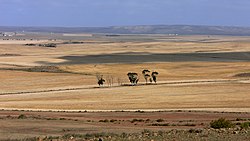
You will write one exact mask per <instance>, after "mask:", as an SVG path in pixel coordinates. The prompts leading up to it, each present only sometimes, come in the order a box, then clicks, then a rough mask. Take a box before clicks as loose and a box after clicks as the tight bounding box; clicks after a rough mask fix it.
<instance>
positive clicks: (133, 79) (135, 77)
mask: <svg viewBox="0 0 250 141" xmlns="http://www.w3.org/2000/svg"><path fill="white" fill-rule="evenodd" d="M127 76H128V78H129V81H130V83H131V84H132V85H136V84H137V83H138V81H139V79H138V74H137V73H135V72H129V73H128V74H127Z"/></svg>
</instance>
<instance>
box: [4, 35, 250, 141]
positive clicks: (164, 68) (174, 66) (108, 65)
mask: <svg viewBox="0 0 250 141" xmlns="http://www.w3.org/2000/svg"><path fill="white" fill-rule="evenodd" d="M72 36H74V35H70V36H69V37H70V38H73V37H72ZM76 36H77V38H80V37H81V36H80V35H76ZM58 37H59V35H57V36H56V37H55V38H58ZM23 38H24V37H23ZM65 38H66V37H65V36H64V38H63V39H57V40H56V41H51V40H45V39H43V38H42V39H40V40H32V41H31V40H22V41H19V40H18V41H17V40H2V39H0V80H1V81H0V109H4V110H32V111H68V112H69V111H70V112H78V111H82V112H83V111H85V110H87V111H122V110H125V111H137V110H141V111H159V110H163V111H164V110H167V111H169V110H194V111H220V112H223V111H227V112H250V104H249V101H250V62H249V61H250V37H229V36H210V37H207V36H177V37H170V36H164V35H140V36H139V35H138V36H132V35H126V36H119V37H105V36H103V37H95V36H93V37H92V36H83V37H82V39H81V40H80V39H79V40H77V41H76V42H75V43H69V40H70V39H69V40H66V39H65ZM27 43H29V44H30V43H34V44H42V43H56V44H57V47H56V48H48V47H39V46H25V45H24V44H27ZM143 69H149V70H152V71H158V72H159V73H160V74H159V76H158V81H157V84H148V85H145V80H144V78H143V76H142V75H141V71H142V70H143ZM128 72H137V73H139V78H140V81H139V84H138V86H127V84H129V81H128V78H127V76H126V74H127V73H128ZM97 74H101V75H103V76H104V78H105V79H109V78H112V79H113V85H112V87H109V86H108V85H107V84H105V85H104V87H100V88H99V87H98V85H97V80H96V75H97ZM120 84H123V85H125V86H120ZM45 113H46V112H45ZM45 113H41V114H42V116H43V115H44V114H45ZM0 114H1V115H2V116H3V117H5V115H6V116H7V114H6V111H2V112H0ZM8 114H9V115H12V114H13V113H8ZM14 114H15V113H14ZM18 114H20V113H18ZM25 114H28V115H29V114H32V112H28V113H25ZM54 114H55V113H54ZM106 114H109V112H107V113H106ZM158 114H159V113H157V114H156V115H157V116H158ZM168 114H169V113H168ZM199 114H200V113H199ZM205 114H207V113H205ZM45 115H46V114H45ZM52 115H53V114H52ZM90 115H91V114H90ZM236 115H237V114H236ZM236 115H233V116H232V117H231V118H237V117H238V116H236ZM81 116H83V117H86V115H81ZM92 116H95V114H92ZM98 116H99V117H102V116H103V115H102V114H100V113H99V114H98ZM110 116H113V114H110ZM159 116H160V114H159ZM62 117H64V116H62ZM104 117H105V116H104ZM146 117H147V115H145V118H146ZM216 117H219V116H216ZM57 118H59V116H57ZM135 118H136V116H135ZM245 118H250V117H249V114H248V115H245ZM29 119H30V118H28V119H25V121H26V120H27V122H28V121H29ZM5 120H6V121H5ZM76 120H79V119H78V118H77V119H76ZM89 120H91V119H89ZM182 120H184V119H182ZM14 121H15V122H16V123H15V124H13V125H11V123H9V124H8V125H11V127H13V128H14V127H15V125H19V126H24V125H25V126H26V125H28V124H27V123H25V122H20V121H19V120H17V119H11V120H10V119H5V118H3V119H1V120H0V122H1V124H0V125H1V129H0V134H1V135H2V134H6V132H4V130H5V129H4V128H3V126H4V122H13V123H14ZM34 122H36V121H34ZM39 122H40V121H39ZM41 122H43V121H41ZM56 122H58V126H57V124H56V123H54V122H53V123H54V124H56V125H55V127H59V126H60V130H61V129H62V128H61V126H67V125H63V124H62V123H61V122H60V120H59V121H56ZM70 122H72V121H70ZM22 123H24V124H23V125H22ZM47 124H50V123H47V121H46V125H47ZM60 124H62V125H60ZM76 124H78V123H76ZM46 125H44V126H45V127H46ZM88 125H89V124H88ZM39 126H40V125H39ZM76 126H77V125H76ZM76 126H75V127H76ZM82 126H87V125H85V124H84V125H82ZM95 126H98V128H97V129H100V128H101V127H103V126H100V125H95V124H90V126H87V127H86V128H87V129H86V131H84V133H87V132H88V131H89V129H91V128H93V127H95ZM105 126H106V125H105ZM45 127H44V128H45ZM99 127H100V128H99ZM30 128H31V127H30ZM39 128H40V127H39ZM72 128H73V127H72ZM76 128H80V127H76ZM117 128H120V125H117ZM131 128H135V127H131ZM143 128H144V126H142V127H140V128H139V129H140V130H141V129H143ZM97 129H96V130H95V131H97ZM157 129H158V128H157ZM163 129H164V128H163ZM10 130H12V128H10V129H8V131H10ZM27 130H28V129H27ZM51 130H52V129H51ZM72 130H73V129H72ZM81 131H82V130H81ZM112 131H113V130H112ZM134 131H138V130H134ZM39 132H41V130H39ZM48 132H52V131H48ZM15 134H16V135H17V136H18V133H17V132H15ZM45 134H46V132H43V135H45ZM58 134H60V135H61V134H62V133H58V132H55V134H52V135H58ZM25 135H27V136H32V135H33V134H28V133H27V134H26V132H22V133H20V136H21V137H24V136H25ZM35 135H39V134H38V133H36V134H35ZM5 137H6V136H5Z"/></svg>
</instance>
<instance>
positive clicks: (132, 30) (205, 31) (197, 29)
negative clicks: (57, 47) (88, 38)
mask: <svg viewBox="0 0 250 141" xmlns="http://www.w3.org/2000/svg"><path fill="white" fill-rule="evenodd" d="M22 31H25V32H53V33H104V34H178V35H233V36H250V27H234V26H200V25H140V26H110V27H11V26H0V32H22Z"/></svg>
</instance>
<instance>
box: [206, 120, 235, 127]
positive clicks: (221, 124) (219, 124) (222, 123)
mask: <svg viewBox="0 0 250 141" xmlns="http://www.w3.org/2000/svg"><path fill="white" fill-rule="evenodd" d="M210 126H211V127H212V128H214V129H220V128H232V127H234V124H233V123H232V122H231V121H230V120H226V119H225V118H220V119H218V120H215V121H212V122H211V123H210Z"/></svg>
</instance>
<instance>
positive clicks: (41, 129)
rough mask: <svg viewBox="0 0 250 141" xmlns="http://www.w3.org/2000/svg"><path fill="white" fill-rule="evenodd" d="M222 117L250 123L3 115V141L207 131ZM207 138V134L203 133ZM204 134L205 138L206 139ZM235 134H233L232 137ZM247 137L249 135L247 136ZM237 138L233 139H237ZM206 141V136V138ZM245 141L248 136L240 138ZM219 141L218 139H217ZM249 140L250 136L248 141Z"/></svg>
mask: <svg viewBox="0 0 250 141" xmlns="http://www.w3.org/2000/svg"><path fill="white" fill-rule="evenodd" d="M220 117H224V118H227V119H228V120H231V121H232V122H234V123H242V122H244V121H249V120H250V114H249V113H220V112H197V111H196V112H189V111H166V112H143V111H135V112H119V111H117V112H27V111H0V125H1V129H0V135H1V136H0V140H1V139H16V138H29V137H41V138H44V137H45V136H63V135H67V134H87V133H88V134H94V133H101V132H105V133H116V134H122V133H127V134H131V133H139V132H142V131H144V130H151V131H156V132H157V131H159V130H160V131H170V130H173V129H179V130H180V129H181V130H189V129H204V128H205V129H206V128H208V127H209V123H210V122H211V121H212V120H216V119H218V118H220ZM202 134H206V133H202ZM202 134H201V135H202ZM231 134H232V133H231ZM244 135H245V136H246V137H247V136H248V135H249V134H244ZM234 136H236V137H237V135H232V137H234ZM204 137H205V136H204ZM238 137H239V138H240V139H244V136H239V135H238ZM217 138H218V137H217ZM215 139H216V137H215ZM247 139H249V136H248V137H247V138H246V140H247Z"/></svg>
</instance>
